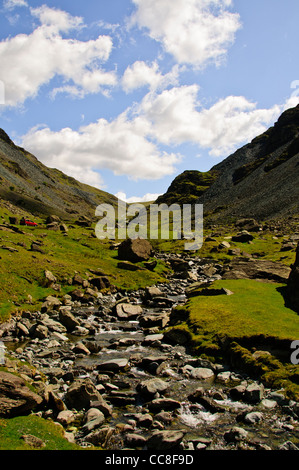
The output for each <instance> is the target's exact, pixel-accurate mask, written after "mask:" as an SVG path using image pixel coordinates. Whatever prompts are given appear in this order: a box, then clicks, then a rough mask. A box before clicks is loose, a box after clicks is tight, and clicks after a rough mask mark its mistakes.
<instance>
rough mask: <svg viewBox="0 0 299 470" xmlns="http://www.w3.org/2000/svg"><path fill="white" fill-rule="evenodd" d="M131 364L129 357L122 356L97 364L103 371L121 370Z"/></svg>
mask: <svg viewBox="0 0 299 470" xmlns="http://www.w3.org/2000/svg"><path fill="white" fill-rule="evenodd" d="M128 364H129V361H128V359H126V358H120V359H117V358H116V359H111V360H110V361H105V362H102V363H101V364H98V365H97V369H98V370H101V371H119V370H121V369H125V368H126V367H127V366H128Z"/></svg>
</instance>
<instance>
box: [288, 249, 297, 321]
mask: <svg viewBox="0 0 299 470" xmlns="http://www.w3.org/2000/svg"><path fill="white" fill-rule="evenodd" d="M287 298H288V302H289V306H290V307H291V308H292V309H293V310H295V311H296V312H298V313H299V243H298V246H297V251H296V260H295V263H294V264H293V265H292V270H291V272H290V276H289V279H288V285H287Z"/></svg>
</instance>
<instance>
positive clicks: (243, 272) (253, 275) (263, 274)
mask: <svg viewBox="0 0 299 470" xmlns="http://www.w3.org/2000/svg"><path fill="white" fill-rule="evenodd" d="M290 272H291V268H289V267H288V266H285V265H284V264H282V263H279V262H275V261H270V260H257V259H252V258H243V257H240V258H235V259H234V260H232V262H231V263H229V264H228V265H227V266H226V268H225V272H224V273H223V275H222V278H223V279H260V280H266V281H274V282H282V283H286V282H287V281H288V278H289V276H290Z"/></svg>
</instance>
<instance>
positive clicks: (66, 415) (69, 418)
mask: <svg viewBox="0 0 299 470" xmlns="http://www.w3.org/2000/svg"><path fill="white" fill-rule="evenodd" d="M75 419H76V417H75V414H74V413H73V411H71V410H63V411H60V413H58V416H57V418H56V420H57V422H58V423H59V424H61V425H62V426H63V427H67V426H68V425H69V424H71V423H73V422H74V421H75Z"/></svg>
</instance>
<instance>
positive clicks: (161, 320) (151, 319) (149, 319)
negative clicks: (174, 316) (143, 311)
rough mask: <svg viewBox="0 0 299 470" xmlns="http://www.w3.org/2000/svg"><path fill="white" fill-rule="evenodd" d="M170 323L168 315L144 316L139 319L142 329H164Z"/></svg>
mask: <svg viewBox="0 0 299 470" xmlns="http://www.w3.org/2000/svg"><path fill="white" fill-rule="evenodd" d="M168 322H169V314H167V313H160V314H148V315H143V316H142V317H140V319H139V324H140V326H141V327H142V328H153V327H156V326H157V327H159V328H164V327H165V326H166V325H167V324H168Z"/></svg>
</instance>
